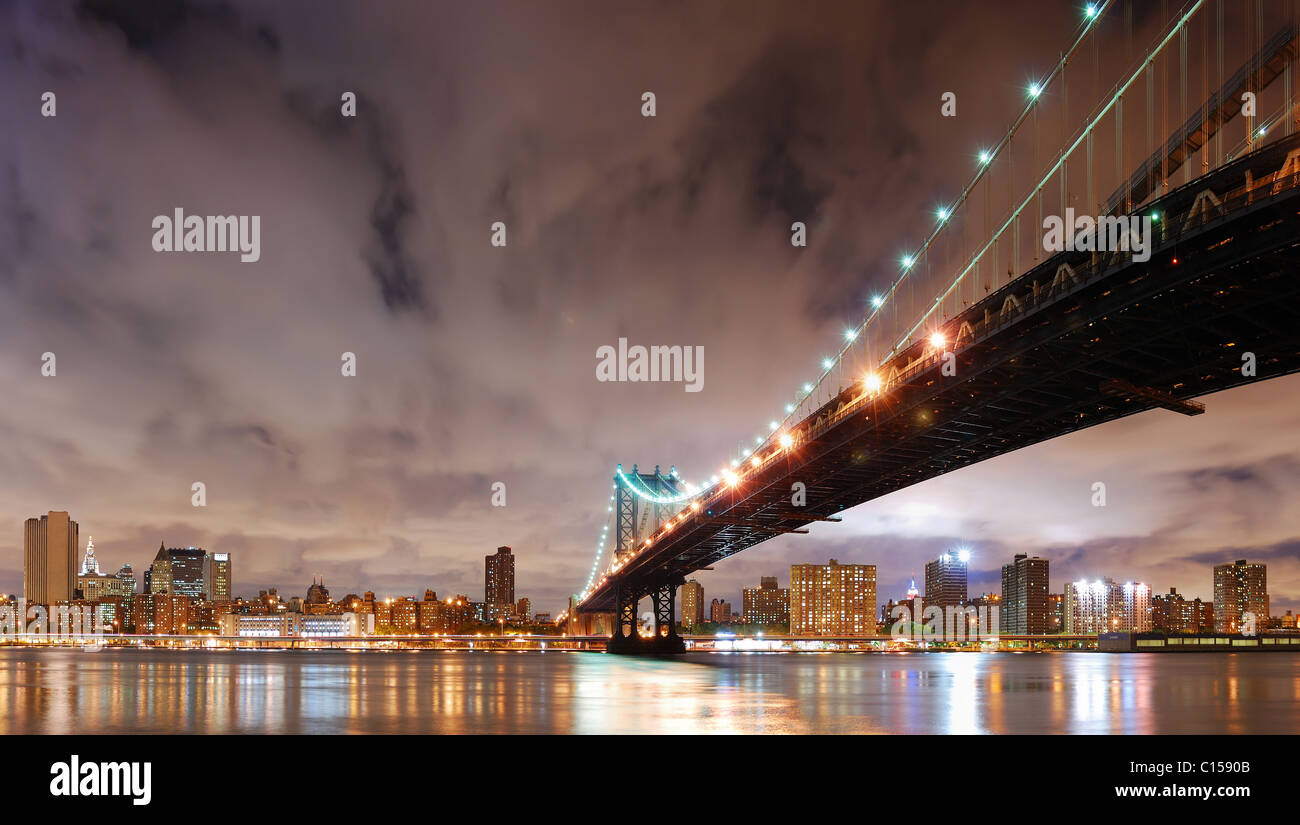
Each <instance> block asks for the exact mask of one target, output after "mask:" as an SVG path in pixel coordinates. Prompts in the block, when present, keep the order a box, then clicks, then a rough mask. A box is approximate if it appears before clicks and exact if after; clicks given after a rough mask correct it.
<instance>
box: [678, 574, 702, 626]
mask: <svg viewBox="0 0 1300 825" xmlns="http://www.w3.org/2000/svg"><path fill="white" fill-rule="evenodd" d="M702 624H704V585H702V584H700V583H699V582H698V581H696V580H695V579H691V580H690V581H688V582H687V583H686V584H683V585H682V627H684V628H686V629H687V630H690V629H691V628H692V627H699V626H700V625H702Z"/></svg>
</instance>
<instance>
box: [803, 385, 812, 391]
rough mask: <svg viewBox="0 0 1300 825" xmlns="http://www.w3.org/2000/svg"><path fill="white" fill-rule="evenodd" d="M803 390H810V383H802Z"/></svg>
mask: <svg viewBox="0 0 1300 825" xmlns="http://www.w3.org/2000/svg"><path fill="white" fill-rule="evenodd" d="M803 391H804V392H812V384H804V385H803Z"/></svg>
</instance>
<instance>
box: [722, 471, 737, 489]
mask: <svg viewBox="0 0 1300 825" xmlns="http://www.w3.org/2000/svg"><path fill="white" fill-rule="evenodd" d="M722 480H723V481H724V482H726V484H727V486H728V487H735V486H736V481H737V476H736V474H735V473H733V472H731V471H730V470H723V471H722Z"/></svg>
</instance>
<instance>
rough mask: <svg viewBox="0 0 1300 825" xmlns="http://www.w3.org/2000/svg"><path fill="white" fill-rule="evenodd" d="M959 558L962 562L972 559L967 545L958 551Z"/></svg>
mask: <svg viewBox="0 0 1300 825" xmlns="http://www.w3.org/2000/svg"><path fill="white" fill-rule="evenodd" d="M957 559H958V561H960V562H961V563H962V564H965V563H966V562H968V561H970V551H969V550H967V549H966V548H965V547H963V548H962V549H960V550H958V551H957Z"/></svg>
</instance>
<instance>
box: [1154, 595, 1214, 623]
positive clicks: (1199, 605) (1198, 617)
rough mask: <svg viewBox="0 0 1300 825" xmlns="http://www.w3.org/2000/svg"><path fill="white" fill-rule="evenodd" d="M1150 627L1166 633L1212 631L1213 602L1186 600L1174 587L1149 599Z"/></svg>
mask: <svg viewBox="0 0 1300 825" xmlns="http://www.w3.org/2000/svg"><path fill="white" fill-rule="evenodd" d="M1151 628H1152V629H1153V630H1163V631H1164V632H1166V633H1213V632H1214V603H1213V602H1203V601H1201V600H1200V599H1192V600H1191V601H1188V600H1187V599H1184V598H1183V597H1182V596H1180V595H1179V594H1178V590H1177V589H1176V588H1173V587H1171V588H1169V592H1168V593H1161V594H1160V595H1158V596H1154V597H1152V599H1151Z"/></svg>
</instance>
